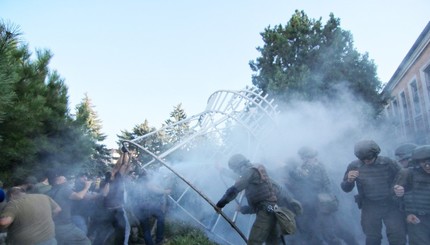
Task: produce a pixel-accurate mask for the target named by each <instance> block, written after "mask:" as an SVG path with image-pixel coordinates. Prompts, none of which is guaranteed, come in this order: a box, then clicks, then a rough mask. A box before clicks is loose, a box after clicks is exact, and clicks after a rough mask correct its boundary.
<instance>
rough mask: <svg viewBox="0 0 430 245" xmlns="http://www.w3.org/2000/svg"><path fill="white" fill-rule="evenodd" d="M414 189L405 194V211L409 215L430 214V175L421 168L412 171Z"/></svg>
mask: <svg viewBox="0 0 430 245" xmlns="http://www.w3.org/2000/svg"><path fill="white" fill-rule="evenodd" d="M410 173H411V175H412V178H411V180H412V183H410V184H411V185H412V189H411V190H410V191H409V192H406V193H405V197H404V200H405V210H406V212H408V213H413V214H418V215H425V214H430V174H427V173H425V172H424V171H423V170H422V169H421V168H420V169H413V170H410Z"/></svg>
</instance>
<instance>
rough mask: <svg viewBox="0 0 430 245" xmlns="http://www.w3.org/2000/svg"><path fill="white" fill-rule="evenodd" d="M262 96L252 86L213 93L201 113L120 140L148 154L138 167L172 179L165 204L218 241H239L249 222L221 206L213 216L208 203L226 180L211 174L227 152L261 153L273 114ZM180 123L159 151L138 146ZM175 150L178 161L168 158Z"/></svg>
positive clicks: (271, 103) (218, 194)
mask: <svg viewBox="0 0 430 245" xmlns="http://www.w3.org/2000/svg"><path fill="white" fill-rule="evenodd" d="M267 98H268V96H267V95H263V93H262V92H261V91H259V90H258V89H256V88H245V89H243V90H239V91H233V90H219V91H216V92H214V93H213V94H212V95H211V96H210V97H209V99H208V102H207V106H206V109H205V111H203V112H201V113H199V114H197V115H194V116H191V117H188V118H186V119H184V120H181V121H179V122H176V123H173V124H171V125H167V126H164V127H162V128H160V129H159V130H157V131H154V132H151V133H148V134H146V135H144V136H141V137H139V138H136V139H133V140H130V141H126V142H128V143H129V144H132V145H134V146H135V147H137V148H139V149H140V151H141V152H144V153H146V154H147V155H148V156H150V158H148V159H150V160H149V161H147V162H143V163H141V166H142V167H143V168H148V167H150V166H151V164H153V163H159V164H162V166H164V167H165V168H166V169H167V170H168V172H171V173H174V174H175V175H176V177H178V180H177V181H176V182H175V187H177V188H178V190H177V191H176V195H170V196H169V198H170V200H171V201H172V202H173V203H175V204H176V207H177V209H178V210H179V211H180V212H181V213H182V214H183V215H184V216H186V217H188V219H189V220H193V221H194V222H195V223H196V224H198V225H199V226H201V227H202V228H204V229H205V230H206V231H208V235H209V236H211V237H213V238H214V239H216V240H217V241H218V242H220V243H225V244H240V243H241V242H242V243H244V241H246V236H245V235H244V233H247V232H249V223H250V220H249V218H247V219H245V220H239V219H238V215H237V212H236V211H235V210H231V208H230V209H228V208H227V207H226V208H224V211H225V213H224V212H220V213H219V214H217V213H216V212H215V210H214V209H213V206H214V202H216V201H217V199H218V198H220V197H221V195H222V193H223V191H224V190H225V189H226V187H228V184H227V182H228V181H230V182H231V180H229V179H226V178H224V177H223V176H222V175H219V174H218V173H216V171H215V169H216V168H215V166H217V165H219V164H221V163H225V162H226V160H227V158H228V157H229V156H230V155H231V154H232V153H235V152H242V153H244V154H245V155H247V156H249V157H250V159H252V156H253V155H255V154H256V153H257V152H259V151H261V150H262V149H264V146H263V145H262V143H263V142H264V137H265V136H266V135H268V134H269V133H270V131H271V130H273V129H275V128H276V127H277V115H278V114H279V112H278V111H277V106H276V105H274V101H273V100H270V101H269V100H268V99H267ZM182 125H186V126H187V127H186V128H187V129H188V130H187V132H186V134H185V135H182V136H181V138H180V140H179V141H177V142H175V143H174V144H172V145H171V146H170V147H168V148H167V149H165V150H164V151H162V152H152V151H151V150H150V149H148V148H147V147H145V146H144V144H143V143H142V142H145V141H146V140H147V139H149V137H151V136H154V134H160V133H162V132H166V131H169V130H173V129H174V128H175V127H180V126H182ZM263 144H264V143H263ZM177 152H181V154H180V156H181V160H180V161H178V160H176V159H175V157H173V156H174V155H175V154H176V153H177ZM172 159H175V160H174V161H173V160H172ZM223 183H224V184H223ZM216 187H220V188H216ZM240 197H241V196H240ZM241 201H242V200H240V199H239V200H237V201H236V202H237V203H240V202H241ZM202 202H203V203H202ZM211 206H212V207H211ZM221 217H223V218H224V219H220V218H221ZM225 224H229V226H231V227H233V228H234V230H236V231H237V232H236V233H235V232H233V229H231V227H229V226H228V225H227V226H226V225H225ZM243 232H244V233H243ZM241 238H242V239H241ZM245 243H246V242H245Z"/></svg>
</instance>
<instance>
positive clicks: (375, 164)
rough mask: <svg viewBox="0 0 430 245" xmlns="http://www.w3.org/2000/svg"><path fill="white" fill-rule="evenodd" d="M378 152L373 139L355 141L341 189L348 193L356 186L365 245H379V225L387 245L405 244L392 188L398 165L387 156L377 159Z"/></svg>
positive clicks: (401, 218)
mask: <svg viewBox="0 0 430 245" xmlns="http://www.w3.org/2000/svg"><path fill="white" fill-rule="evenodd" d="M380 152H381V149H380V148H379V145H378V144H377V143H376V142H375V141H373V140H362V141H359V142H357V143H356V144H355V146H354V154H355V156H356V157H357V158H358V159H357V160H354V161H352V162H351V163H350V164H349V165H348V167H347V170H346V172H345V175H344V177H343V181H342V183H341V188H342V190H343V191H344V192H351V191H352V190H353V189H354V187H355V186H357V189H358V195H356V202H357V204H358V206H359V208H360V209H361V227H362V229H363V232H364V234H365V235H366V245H380V244H381V240H382V234H381V233H382V222H383V223H384V224H385V227H386V233H387V238H388V241H389V243H390V245H404V244H406V225H405V222H404V219H403V218H404V214H403V213H402V212H401V211H400V209H399V204H398V202H397V201H396V200H395V198H394V193H393V189H392V188H393V183H394V180H395V178H396V175H397V174H398V172H399V171H400V169H401V166H400V164H398V163H397V162H396V161H394V160H392V159H390V158H388V157H384V156H379V153H380Z"/></svg>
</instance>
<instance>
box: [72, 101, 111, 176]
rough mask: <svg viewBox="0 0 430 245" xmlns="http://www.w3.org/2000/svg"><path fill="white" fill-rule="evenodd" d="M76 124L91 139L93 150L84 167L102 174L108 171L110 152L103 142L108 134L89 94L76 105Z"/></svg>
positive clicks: (93, 172) (94, 172)
mask: <svg viewBox="0 0 430 245" xmlns="http://www.w3.org/2000/svg"><path fill="white" fill-rule="evenodd" d="M75 125H76V127H77V128H79V129H80V130H81V131H82V134H83V135H84V136H85V137H87V138H88V139H89V141H90V144H91V145H90V146H89V149H91V150H92V152H91V156H90V159H89V161H87V162H85V163H84V164H83V165H84V166H83V168H85V169H86V172H88V173H92V174H98V175H100V174H102V173H104V172H106V170H107V166H108V164H109V161H110V152H109V149H107V147H106V145H104V144H102V142H103V141H104V140H105V139H106V137H107V136H106V135H105V134H104V133H102V131H101V130H102V122H101V120H100V119H99V118H98V115H97V112H96V111H95V110H94V105H93V104H92V102H91V100H90V98H89V97H88V95H87V94H85V97H84V98H83V99H82V101H81V103H80V104H78V105H77V106H76V116H75Z"/></svg>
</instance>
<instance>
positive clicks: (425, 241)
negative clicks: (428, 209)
mask: <svg viewBox="0 0 430 245" xmlns="http://www.w3.org/2000/svg"><path fill="white" fill-rule="evenodd" d="M416 216H417V217H418V219H420V223H418V224H408V236H409V244H411V245H429V244H430V215H428V214H427V215H416Z"/></svg>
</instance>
